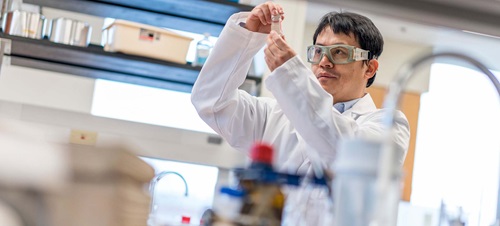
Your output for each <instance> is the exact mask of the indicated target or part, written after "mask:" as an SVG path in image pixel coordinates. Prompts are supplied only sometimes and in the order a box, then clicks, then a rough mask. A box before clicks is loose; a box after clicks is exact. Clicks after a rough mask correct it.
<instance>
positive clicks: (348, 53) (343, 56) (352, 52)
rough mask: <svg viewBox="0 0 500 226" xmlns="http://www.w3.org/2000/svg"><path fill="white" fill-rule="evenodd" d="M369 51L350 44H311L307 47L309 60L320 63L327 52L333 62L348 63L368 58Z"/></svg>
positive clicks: (312, 62)
mask: <svg viewBox="0 0 500 226" xmlns="http://www.w3.org/2000/svg"><path fill="white" fill-rule="evenodd" d="M369 52H370V51H368V50H363V49H360V48H356V47H354V46H349V45H331V46H319V45H311V46H309V47H307V62H309V63H311V64H319V62H320V61H321V59H323V57H324V56H325V54H326V57H327V58H328V59H329V60H330V62H332V63H333V64H348V63H351V62H354V61H360V60H368V59H369Z"/></svg>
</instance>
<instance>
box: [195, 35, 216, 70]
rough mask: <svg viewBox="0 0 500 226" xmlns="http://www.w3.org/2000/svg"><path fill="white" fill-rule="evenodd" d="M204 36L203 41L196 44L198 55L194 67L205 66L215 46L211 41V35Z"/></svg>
mask: <svg viewBox="0 0 500 226" xmlns="http://www.w3.org/2000/svg"><path fill="white" fill-rule="evenodd" d="M203 35H204V37H203V39H202V40H200V41H198V43H196V55H195V57H194V61H193V64H192V65H193V66H203V64H205V61H206V60H207V58H208V55H210V51H211V50H212V48H213V44H212V42H211V41H210V39H209V38H210V34H209V33H204V34H203Z"/></svg>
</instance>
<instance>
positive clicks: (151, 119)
mask: <svg viewBox="0 0 500 226" xmlns="http://www.w3.org/2000/svg"><path fill="white" fill-rule="evenodd" d="M190 98H191V94H190V93H183V92H176V91H171V90H164V89H158V88H152V87H145V86H139V85H132V84H126V83H121V82H113V81H107V80H100V79H97V80H96V82H95V88H94V96H93V101H92V109H91V113H92V114H93V115H96V116H102V117H108V118H115V119H122V120H128V121H134V122H141V123H147V124H153V125H160V126H167V127H173V128H179V129H186V130H193V131H199V132H206V133H215V132H214V131H213V130H212V129H211V128H210V127H209V126H208V125H207V124H206V123H205V122H204V121H203V120H202V119H201V118H200V117H199V116H198V113H197V112H196V109H195V108H194V106H193V105H192V104H191V99H190Z"/></svg>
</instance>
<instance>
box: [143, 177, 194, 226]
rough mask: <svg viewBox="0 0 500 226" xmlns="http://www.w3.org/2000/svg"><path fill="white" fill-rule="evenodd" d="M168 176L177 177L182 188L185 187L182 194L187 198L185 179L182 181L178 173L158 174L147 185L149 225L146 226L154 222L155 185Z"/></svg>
mask: <svg viewBox="0 0 500 226" xmlns="http://www.w3.org/2000/svg"><path fill="white" fill-rule="evenodd" d="M169 174H174V175H177V176H179V177H180V178H181V179H182V181H183V182H184V186H185V189H186V190H185V192H184V196H186V197H187V196H188V184H187V182H186V179H184V177H183V176H182V175H181V174H180V173H178V172H174V171H163V172H160V173H158V174H157V175H156V176H155V177H154V178H153V179H152V180H151V183H150V184H149V192H150V194H151V207H150V214H149V218H150V219H149V220H150V223H149V224H148V225H153V224H152V223H151V221H154V219H153V218H154V216H155V213H156V208H157V206H156V201H155V190H156V189H155V188H156V184H157V183H158V182H159V181H160V180H161V179H162V178H163V177H165V176H166V175H169Z"/></svg>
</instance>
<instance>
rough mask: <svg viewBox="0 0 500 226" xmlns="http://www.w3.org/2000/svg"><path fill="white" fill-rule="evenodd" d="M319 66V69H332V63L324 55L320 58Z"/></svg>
mask: <svg viewBox="0 0 500 226" xmlns="http://www.w3.org/2000/svg"><path fill="white" fill-rule="evenodd" d="M319 66H321V67H327V68H332V67H333V63H332V62H331V61H330V59H328V57H327V56H326V54H324V55H323V57H322V58H321V61H319Z"/></svg>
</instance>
